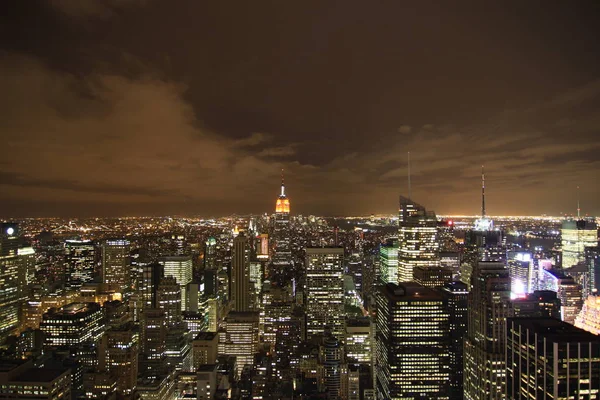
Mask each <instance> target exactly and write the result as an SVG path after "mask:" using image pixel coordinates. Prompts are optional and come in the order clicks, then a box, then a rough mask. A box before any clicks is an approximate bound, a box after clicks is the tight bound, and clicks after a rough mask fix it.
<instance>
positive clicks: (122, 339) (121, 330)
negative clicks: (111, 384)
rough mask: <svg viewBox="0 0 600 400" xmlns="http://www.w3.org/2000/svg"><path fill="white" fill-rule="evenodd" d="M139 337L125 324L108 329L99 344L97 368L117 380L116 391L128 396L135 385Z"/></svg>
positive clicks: (133, 329) (132, 327) (135, 331)
mask: <svg viewBox="0 0 600 400" xmlns="http://www.w3.org/2000/svg"><path fill="white" fill-rule="evenodd" d="M139 344H140V335H139V332H138V329H137V327H135V326H134V325H133V324H126V325H122V326H118V327H113V328H111V329H109V330H108V331H107V332H106V333H105V334H104V335H103V336H102V340H101V344H100V356H99V362H98V368H99V370H100V371H103V370H105V371H107V372H108V373H110V374H111V375H112V376H114V377H115V378H116V379H117V390H118V391H119V392H120V393H122V394H124V395H130V394H131V393H132V392H133V391H134V390H135V388H136V385H137V373H138V352H139Z"/></svg>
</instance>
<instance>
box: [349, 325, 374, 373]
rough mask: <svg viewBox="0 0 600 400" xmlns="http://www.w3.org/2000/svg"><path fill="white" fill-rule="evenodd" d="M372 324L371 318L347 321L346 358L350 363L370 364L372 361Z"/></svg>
mask: <svg viewBox="0 0 600 400" xmlns="http://www.w3.org/2000/svg"><path fill="white" fill-rule="evenodd" d="M372 330H373V329H372V326H371V320H370V319H369V318H355V319H350V320H348V321H346V337H345V340H344V343H345V345H346V358H347V359H348V362H349V363H353V364H368V365H371V361H372V349H371V342H372V333H373V332H372Z"/></svg>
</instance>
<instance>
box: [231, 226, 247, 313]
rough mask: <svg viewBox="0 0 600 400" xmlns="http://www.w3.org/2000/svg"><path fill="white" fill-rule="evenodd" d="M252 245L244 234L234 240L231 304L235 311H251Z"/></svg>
mask: <svg viewBox="0 0 600 400" xmlns="http://www.w3.org/2000/svg"><path fill="white" fill-rule="evenodd" d="M250 296H251V293H250V244H249V243H248V238H247V237H246V236H245V235H244V233H243V232H242V233H240V234H239V235H238V236H237V237H236V238H234V239H233V248H232V250H231V303H232V307H233V310H234V311H240V312H243V311H250Z"/></svg>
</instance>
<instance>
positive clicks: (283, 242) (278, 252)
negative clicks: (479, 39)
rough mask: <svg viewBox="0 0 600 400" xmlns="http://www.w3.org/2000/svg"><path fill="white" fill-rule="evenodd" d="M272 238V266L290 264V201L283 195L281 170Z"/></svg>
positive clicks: (283, 184) (283, 185)
mask: <svg viewBox="0 0 600 400" xmlns="http://www.w3.org/2000/svg"><path fill="white" fill-rule="evenodd" d="M273 236H274V237H275V238H274V239H275V252H274V254H273V264H275V265H278V266H285V265H290V264H291V263H292V250H291V246H290V200H289V199H288V198H287V196H286V194H285V182H284V180H283V170H281V193H280V194H279V197H278V198H277V202H276V203H275V226H274V229H273Z"/></svg>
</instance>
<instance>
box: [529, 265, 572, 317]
mask: <svg viewBox="0 0 600 400" xmlns="http://www.w3.org/2000/svg"><path fill="white" fill-rule="evenodd" d="M539 286H540V288H541V289H543V290H551V291H553V292H556V294H557V295H558V298H559V299H560V303H561V306H560V319H562V320H563V321H565V322H568V323H570V324H573V323H574V322H575V318H576V317H577V314H579V311H581V307H583V294H582V288H581V285H579V284H578V283H577V282H575V280H574V279H573V278H572V277H570V276H567V275H564V274H563V273H562V272H560V271H556V270H547V269H543V270H542V278H541V279H540V284H539Z"/></svg>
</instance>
